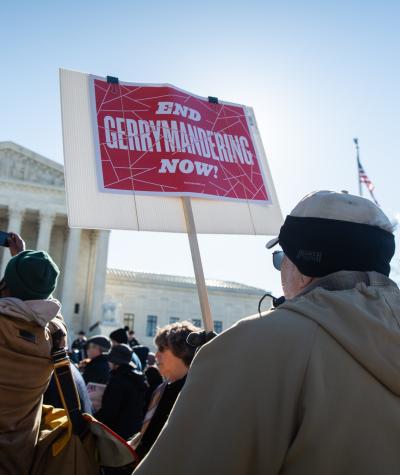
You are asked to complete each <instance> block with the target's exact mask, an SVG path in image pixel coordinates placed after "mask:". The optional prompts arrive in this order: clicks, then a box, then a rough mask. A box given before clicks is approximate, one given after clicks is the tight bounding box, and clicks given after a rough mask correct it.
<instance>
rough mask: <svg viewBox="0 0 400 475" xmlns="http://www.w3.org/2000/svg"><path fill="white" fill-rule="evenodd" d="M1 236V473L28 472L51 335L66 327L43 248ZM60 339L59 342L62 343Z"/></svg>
mask: <svg viewBox="0 0 400 475" xmlns="http://www.w3.org/2000/svg"><path fill="white" fill-rule="evenodd" d="M6 234H7V236H6V237H4V236H2V239H3V241H2V242H3V245H6V246H7V247H9V250H10V253H11V256H12V257H11V259H10V261H9V262H8V264H7V266H6V269H5V272H4V276H3V277H2V278H1V280H0V361H1V365H0V401H1V404H0V473H1V474H5V475H6V474H10V475H11V474H12V475H25V474H27V473H29V470H30V467H31V464H32V461H33V456H34V451H35V444H36V442H37V438H38V433H39V426H40V419H41V407H42V399H43V393H44V391H45V390H46V388H47V386H48V383H49V380H50V377H51V374H52V369H53V365H52V361H51V358H50V354H51V350H52V335H53V334H55V333H56V332H58V331H59V330H61V331H62V334H63V335H64V338H62V339H65V338H66V327H65V325H64V321H63V318H62V316H61V313H60V311H61V304H60V302H58V301H57V300H55V299H53V297H52V293H53V292H54V290H55V288H56V285H57V279H58V275H59V269H58V267H57V265H56V264H55V263H54V261H53V260H52V258H51V257H50V255H49V254H47V252H44V251H34V250H25V243H24V241H23V239H22V238H21V237H20V236H19V235H18V234H16V233H6ZM61 344H62V342H61Z"/></svg>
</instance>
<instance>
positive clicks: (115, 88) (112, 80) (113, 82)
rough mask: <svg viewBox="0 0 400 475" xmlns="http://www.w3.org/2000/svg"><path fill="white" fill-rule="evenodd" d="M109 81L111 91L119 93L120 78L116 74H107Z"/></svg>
mask: <svg viewBox="0 0 400 475" xmlns="http://www.w3.org/2000/svg"><path fill="white" fill-rule="evenodd" d="M107 83H108V84H110V85H111V87H110V92H111V93H112V94H118V85H119V79H118V78H116V77H114V76H107Z"/></svg>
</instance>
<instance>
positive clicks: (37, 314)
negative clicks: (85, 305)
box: [0, 297, 61, 327]
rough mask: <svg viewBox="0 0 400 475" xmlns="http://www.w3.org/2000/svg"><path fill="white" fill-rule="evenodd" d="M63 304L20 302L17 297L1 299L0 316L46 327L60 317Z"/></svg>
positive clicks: (44, 301) (55, 302) (50, 300)
mask: <svg viewBox="0 0 400 475" xmlns="http://www.w3.org/2000/svg"><path fill="white" fill-rule="evenodd" d="M60 310H61V304H60V302H59V301H58V300H55V299H49V300H20V299H17V298H15V297H5V298H0V315H6V316H8V317H13V318H20V319H22V320H25V321H27V322H33V323H37V324H38V325H40V326H41V327H45V326H46V325H47V324H48V323H49V322H50V321H51V320H53V318H55V317H56V316H57V315H59V313H60Z"/></svg>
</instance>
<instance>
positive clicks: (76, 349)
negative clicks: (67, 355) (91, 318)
mask: <svg viewBox="0 0 400 475" xmlns="http://www.w3.org/2000/svg"><path fill="white" fill-rule="evenodd" d="M86 344H87V338H86V336H85V332H84V331H80V332H79V333H78V338H76V339H75V340H74V341H73V342H72V345H71V352H72V354H73V356H74V357H75V355H76V359H77V362H78V363H79V361H81V360H83V359H84V358H86V357H87V354H86Z"/></svg>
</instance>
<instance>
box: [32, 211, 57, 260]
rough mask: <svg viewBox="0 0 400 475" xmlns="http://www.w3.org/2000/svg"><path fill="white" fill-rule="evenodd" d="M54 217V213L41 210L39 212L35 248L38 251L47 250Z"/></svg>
mask: <svg viewBox="0 0 400 475" xmlns="http://www.w3.org/2000/svg"><path fill="white" fill-rule="evenodd" d="M54 218H55V213H46V212H42V211H41V212H40V213H39V235H38V239H37V244H36V249H38V250H40V251H47V252H48V251H49V248H50V237H51V230H52V229H53V222H54Z"/></svg>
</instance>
